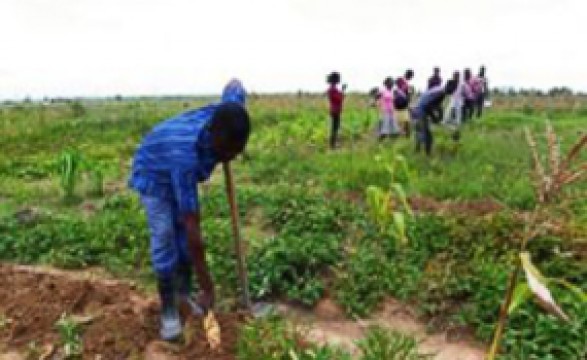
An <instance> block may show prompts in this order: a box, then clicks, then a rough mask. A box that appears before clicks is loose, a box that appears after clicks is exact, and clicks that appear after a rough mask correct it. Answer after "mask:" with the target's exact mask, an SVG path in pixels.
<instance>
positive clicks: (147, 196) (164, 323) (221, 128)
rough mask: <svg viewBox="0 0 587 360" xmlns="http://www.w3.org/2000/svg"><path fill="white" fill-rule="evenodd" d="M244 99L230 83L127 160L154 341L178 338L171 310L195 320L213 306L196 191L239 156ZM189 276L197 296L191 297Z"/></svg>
mask: <svg viewBox="0 0 587 360" xmlns="http://www.w3.org/2000/svg"><path fill="white" fill-rule="evenodd" d="M245 98H246V92H245V89H244V88H243V86H242V83H241V82H240V81H239V80H236V79H235V80H232V81H230V82H229V83H228V84H227V85H226V86H225V88H224V91H223V93H222V99H221V101H220V102H219V103H213V104H210V105H207V106H204V107H202V108H199V109H194V110H190V111H187V112H184V113H182V114H179V115H176V116H174V117H172V118H170V119H167V120H165V121H163V122H161V123H159V124H158V125H156V126H155V127H154V128H153V129H152V130H151V131H150V132H149V133H148V134H147V135H146V136H145V137H144V138H143V140H142V142H141V144H140V145H139V147H138V149H137V150H136V153H135V155H134V160H133V165H132V171H131V175H130V179H129V181H128V185H129V187H130V188H131V189H133V190H135V191H136V192H137V193H138V194H139V196H140V199H141V203H142V204H143V206H144V209H145V212H146V215H147V222H148V226H149V231H150V252H151V260H152V263H153V268H154V271H155V274H156V278H157V286H158V291H159V296H160V300H161V329H160V335H161V337H162V338H163V339H164V340H174V339H176V338H178V337H180V335H181V333H182V325H181V320H180V316H179V311H178V303H179V302H180V301H183V302H185V303H186V304H187V305H189V306H190V307H191V309H192V310H193V312H194V313H198V314H203V313H205V312H206V311H207V310H208V309H210V308H212V306H213V305H214V283H213V280H212V277H211V276H210V271H209V270H208V266H207V264H206V253H205V247H204V241H203V239H202V234H201V228H200V212H199V208H200V206H199V199H198V188H197V184H198V183H199V182H203V181H206V180H207V179H208V178H209V177H210V175H211V174H212V171H213V170H214V167H215V166H216V165H217V164H218V163H220V162H229V161H231V160H233V159H234V158H235V157H236V156H237V155H238V154H240V153H242V152H243V150H244V149H245V146H246V144H247V141H248V138H249V133H250V121H249V115H248V112H247V110H246V108H245ZM192 271H195V274H196V278H197V281H198V285H199V289H200V292H199V293H198V295H197V296H193V295H192V289H191V287H192Z"/></svg>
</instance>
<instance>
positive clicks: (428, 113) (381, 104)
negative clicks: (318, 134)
mask: <svg viewBox="0 0 587 360" xmlns="http://www.w3.org/2000/svg"><path fill="white" fill-rule="evenodd" d="M413 78H414V71H413V70H411V69H408V70H407V71H406V72H405V73H404V75H403V76H401V77H399V78H397V79H396V80H394V79H393V78H391V77H387V78H385V79H384V81H383V86H382V87H381V88H375V89H373V90H372V91H371V92H370V95H371V96H372V99H373V105H374V106H376V107H377V108H378V110H379V114H380V116H379V123H378V127H377V132H378V136H379V139H380V140H382V139H385V138H388V137H389V138H393V137H397V136H400V135H405V136H406V137H409V136H410V133H411V131H410V129H411V125H413V126H415V134H416V137H415V138H416V149H417V150H420V149H421V147H422V146H424V148H425V151H426V153H427V154H428V155H430V154H431V151H432V144H433V136H432V132H431V124H443V125H446V126H448V127H450V128H452V129H453V139H455V140H458V138H459V132H458V129H459V127H460V126H461V124H462V123H464V122H466V121H468V120H470V119H472V118H473V116H475V115H476V116H477V117H481V115H482V112H483V107H484V104H485V100H486V99H487V96H488V94H489V90H488V89H489V86H488V82H487V79H486V77H485V68H484V67H481V68H480V70H479V73H478V75H477V76H472V72H471V70H470V69H465V70H464V71H463V76H462V78H461V74H460V72H458V71H456V72H455V73H454V74H453V76H452V78H451V79H449V80H448V81H446V83H444V84H443V79H442V76H441V73H440V68H438V67H436V68H434V70H433V74H432V76H431V77H430V78H429V79H428V86H427V89H426V91H424V92H423V93H422V94H421V95H420V96H419V98H418V99H417V101H416V102H415V105H413V106H411V103H412V100H413V98H414V95H415V91H414V87H413V86H411V85H410V81H411V80H412V79H413ZM340 80H341V77H340V74H339V73H337V72H334V73H331V74H330V75H329V76H328V77H327V82H328V83H329V85H330V87H329V89H328V98H329V100H330V115H331V118H332V131H331V136H330V146H331V148H334V147H336V141H337V137H338V130H339V128H340V118H341V113H342V108H343V106H342V105H343V101H344V90H345V89H346V85H343V86H342V89H341V90H339V88H338V84H339V83H340ZM447 97H448V98H449V101H448V103H447V106H446V108H443V104H444V100H445V98H447Z"/></svg>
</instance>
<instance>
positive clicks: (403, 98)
mask: <svg viewBox="0 0 587 360" xmlns="http://www.w3.org/2000/svg"><path fill="white" fill-rule="evenodd" d="M409 104H410V95H408V94H405V93H404V92H403V91H401V90H399V89H395V90H394V92H393V106H394V107H395V109H396V110H405V109H407V108H408V105H409Z"/></svg>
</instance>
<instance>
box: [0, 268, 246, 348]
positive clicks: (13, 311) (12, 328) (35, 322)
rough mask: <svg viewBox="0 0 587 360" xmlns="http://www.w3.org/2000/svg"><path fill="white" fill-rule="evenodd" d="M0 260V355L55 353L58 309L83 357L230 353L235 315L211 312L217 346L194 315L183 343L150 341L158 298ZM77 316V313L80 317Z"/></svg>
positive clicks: (90, 276)
mask: <svg viewBox="0 0 587 360" xmlns="http://www.w3.org/2000/svg"><path fill="white" fill-rule="evenodd" d="M98 278H99V276H98V275H96V274H95V273H93V272H81V273H79V274H77V273H75V274H74V273H71V272H63V271H58V270H51V269H46V268H37V267H24V266H13V265H6V264H0V284H2V285H1V286H0V359H2V360H4V359H11V360H19V359H26V358H33V359H45V360H50V359H59V358H62V357H60V353H62V351H63V346H62V344H61V338H60V335H59V334H58V331H57V329H56V327H55V323H56V322H57V321H58V320H59V318H60V317H61V315H62V314H64V313H66V314H68V315H70V316H74V317H75V318H76V319H78V320H77V321H79V322H80V324H81V325H80V326H81V328H82V329H83V331H82V342H83V358H84V359H129V358H130V359H151V360H168V359H211V360H212V359H215V360H227V359H234V358H235V357H234V353H235V347H236V336H237V327H238V325H239V324H240V323H242V322H243V321H244V320H245V319H244V316H241V315H239V314H218V315H217V318H218V321H219V323H220V326H221V328H222V347H221V349H219V350H218V351H211V350H210V349H209V347H208V344H207V342H206V339H205V337H204V333H203V327H202V324H201V319H197V318H191V317H187V316H186V317H187V322H186V325H185V331H184V337H185V339H184V342H183V343H182V344H177V345H168V344H165V343H161V342H158V341H157V338H158V305H157V302H156V300H154V299H153V298H152V297H149V296H146V295H145V294H143V293H141V292H140V291H138V290H137V289H136V288H135V287H134V286H133V285H132V284H129V283H128V282H122V281H116V280H104V279H98ZM82 319H83V320H82Z"/></svg>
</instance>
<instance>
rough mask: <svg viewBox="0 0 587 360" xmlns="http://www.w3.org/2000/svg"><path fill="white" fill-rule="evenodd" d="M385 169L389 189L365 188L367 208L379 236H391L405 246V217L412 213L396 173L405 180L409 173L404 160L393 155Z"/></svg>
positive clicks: (406, 241)
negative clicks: (400, 172) (387, 175)
mask: <svg viewBox="0 0 587 360" xmlns="http://www.w3.org/2000/svg"><path fill="white" fill-rule="evenodd" d="M387 169H388V171H389V174H390V179H391V181H390V186H389V189H382V188H380V187H378V186H369V187H367V190H366V197H367V206H368V209H369V214H370V215H371V218H372V219H373V221H374V222H375V224H376V225H377V228H378V231H379V232H380V233H381V234H385V235H392V236H393V237H394V238H395V239H398V240H399V242H400V243H401V244H402V245H405V244H407V243H408V237H407V231H406V215H408V216H412V215H413V213H412V209H411V207H410V205H409V204H408V200H407V196H406V193H405V191H404V185H403V184H402V183H401V182H399V181H398V173H399V171H402V172H403V175H404V176H405V179H409V177H410V172H409V169H408V167H407V162H406V159H405V158H404V157H403V156H401V155H395V156H394V157H393V160H392V162H391V164H390V165H388V167H387Z"/></svg>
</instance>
